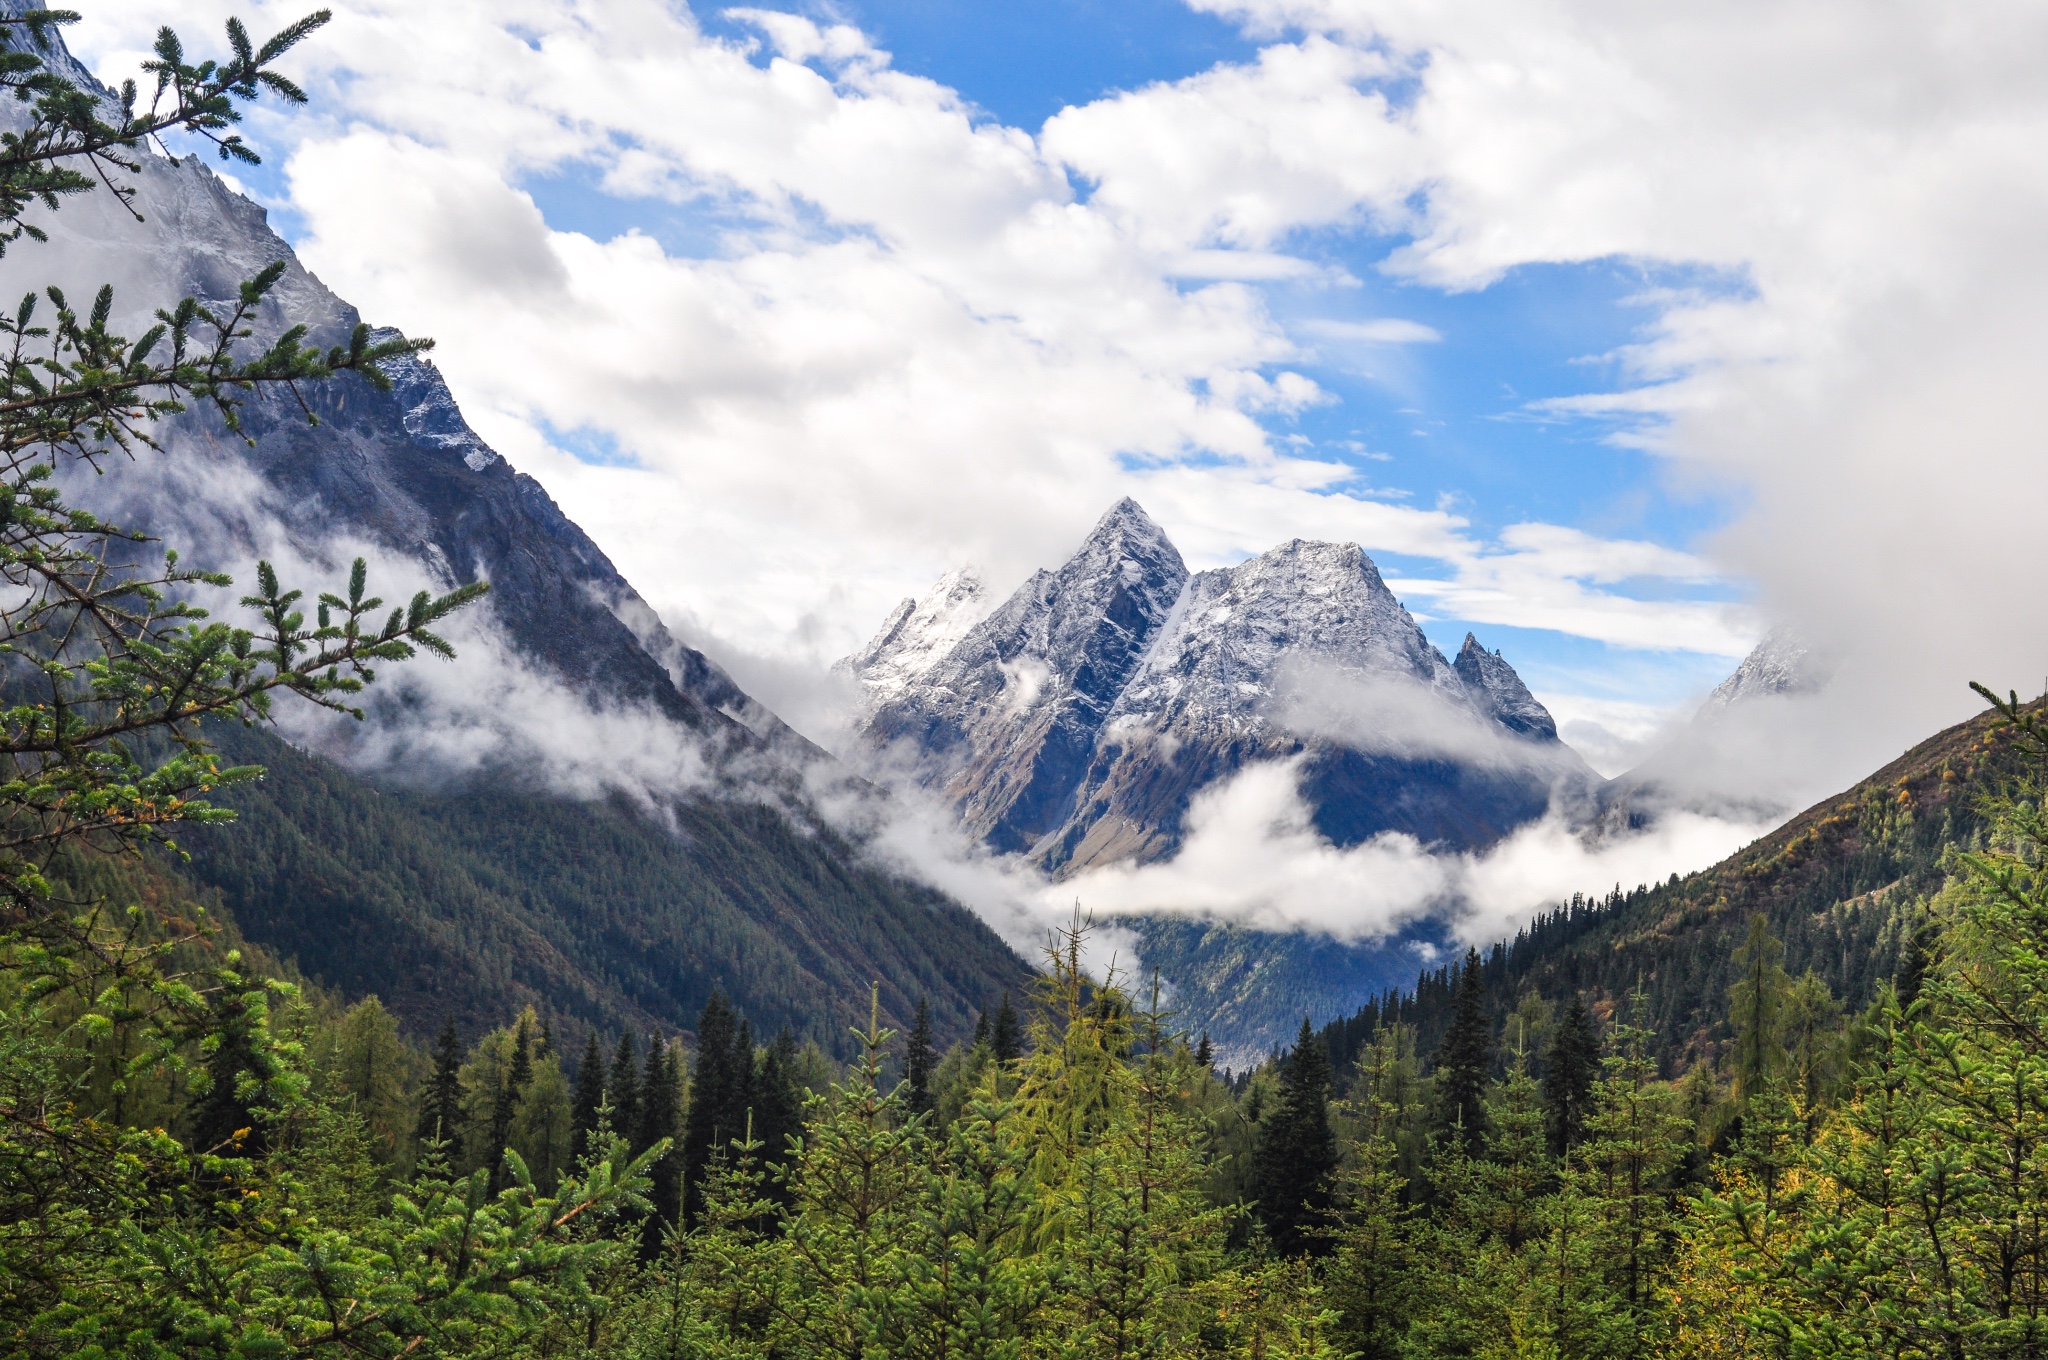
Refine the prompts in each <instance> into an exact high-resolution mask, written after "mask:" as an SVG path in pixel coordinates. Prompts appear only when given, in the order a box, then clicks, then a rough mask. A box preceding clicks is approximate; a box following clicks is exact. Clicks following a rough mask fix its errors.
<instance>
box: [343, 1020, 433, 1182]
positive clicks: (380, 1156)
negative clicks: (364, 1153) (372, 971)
mask: <svg viewBox="0 0 2048 1360" xmlns="http://www.w3.org/2000/svg"><path fill="white" fill-rule="evenodd" d="M411 1061H412V1054H411V1052H410V1051H409V1050H408V1049H407V1047H406V1044H405V1041H404V1040H403V1039H401V1038H400V1037H399V1034H398V1025H397V1023H396V1022H394V1021H393V1020H392V1018H391V1013H390V1012H389V1011H387V1010H385V1009H384V1005H383V1003H382V1002H380V1001H379V1000H378V999H377V998H376V997H374V996H369V997H365V998H363V1000H361V1001H359V1002H357V1003H356V1004H355V1005H353V1006H351V1007H349V1009H348V1013H347V1014H346V1015H345V1016H344V1017H343V1018H342V1022H341V1024H340V1026H339V1027H338V1028H337V1030H336V1032H335V1034H334V1045H333V1049H332V1052H331V1053H330V1054H329V1057H328V1064H327V1071H326V1078H327V1082H328V1085H329V1088H330V1090H331V1091H332V1092H333V1094H335V1095H337V1096H340V1097H342V1098H344V1099H346V1100H347V1101H349V1103H350V1104H351V1105H352V1106H353V1107H354V1108H355V1110H356V1112H357V1113H358V1114H359V1115H361V1116H362V1120H363V1124H364V1127H365V1130H366V1131H367V1133H368V1134H369V1138H370V1148H371V1152H372V1155H373V1156H374V1157H375V1158H376V1159H377V1161H378V1162H379V1163H380V1164H382V1165H385V1166H389V1165H391V1164H392V1163H393V1162H395V1161H396V1160H397V1159H398V1156H399V1153H400V1151H401V1148H400V1142H401V1140H402V1138H403V1136H404V1134H405V1133H406V1132H407V1130H406V1127H405V1124H404V1120H405V1116H406V1113H407V1109H406V1106H407V1099H406V1085H407V1071H408V1068H409V1067H410V1065H411Z"/></svg>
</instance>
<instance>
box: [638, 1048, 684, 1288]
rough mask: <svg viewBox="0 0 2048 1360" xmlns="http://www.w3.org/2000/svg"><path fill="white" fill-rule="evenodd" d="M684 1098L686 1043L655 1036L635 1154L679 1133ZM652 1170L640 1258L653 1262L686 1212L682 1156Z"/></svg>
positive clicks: (659, 1163) (642, 1092) (643, 1086)
mask: <svg viewBox="0 0 2048 1360" xmlns="http://www.w3.org/2000/svg"><path fill="white" fill-rule="evenodd" d="M681 1098H682V1045H681V1044H676V1045H674V1046H672V1047H671V1046H669V1045H666V1044H664V1043H662V1041H661V1036H660V1035H658V1034H657V1035H656V1036H654V1039H653V1041H652V1042H651V1043H650V1044H649V1045H648V1048H647V1072H646V1076H645V1077H644V1078H642V1080H641V1082H640V1118H639V1123H638V1125H637V1128H636V1130H635V1133H634V1137H633V1153H634V1155H635V1156H639V1155H640V1154H642V1153H645V1152H647V1151H649V1150H650V1149H652V1148H653V1147H654V1146H655V1145H656V1144H658V1143H660V1142H662V1141H663V1140H664V1139H670V1140H672V1139H673V1138H674V1137H675V1133H676V1106H677V1105H678V1104H679V1103H680V1102H681ZM650 1170H651V1177H650V1178H651V1180H652V1182H653V1183H652V1185H651V1187H650V1188H649V1190H648V1194H647V1199H648V1203H649V1204H651V1205H652V1206H653V1209H654V1212H653V1213H651V1214H649V1215H648V1217H647V1221H646V1223H645V1224H643V1225H642V1230H641V1238H640V1259H641V1260H643V1261H651V1260H653V1259H654V1257H655V1255H656V1254H657V1253H659V1252H660V1250H661V1244H662V1239H663V1237H664V1236H665V1235H666V1234H667V1232H668V1231H669V1230H670V1229H671V1228H673V1227H674V1226H675V1225H676V1222H677V1219H678V1216H679V1215H680V1214H681V1212H682V1181H683V1168H682V1158H681V1157H680V1156H678V1155H677V1154H676V1153H675V1152H674V1151H673V1150H671V1151H670V1152H669V1154H668V1155H667V1156H665V1157H662V1158H661V1159H660V1160H659V1161H657V1162H655V1163H654V1165H653V1167H652V1168H651V1169H650Z"/></svg>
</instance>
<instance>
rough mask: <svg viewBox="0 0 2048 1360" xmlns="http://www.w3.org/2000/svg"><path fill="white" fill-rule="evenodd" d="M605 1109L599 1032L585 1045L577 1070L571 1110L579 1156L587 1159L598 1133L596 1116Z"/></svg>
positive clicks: (602, 1060) (593, 1032)
mask: <svg viewBox="0 0 2048 1360" xmlns="http://www.w3.org/2000/svg"><path fill="white" fill-rule="evenodd" d="M603 1105H604V1054H603V1053H602V1052H601V1051H600V1050H599V1049H598V1046H597V1031H596V1030H592V1031H590V1039H589V1041H588V1042H586V1043H585V1044H584V1045H583V1061H582V1062H581V1063H579V1064H577V1067H576V1099H575V1103H574V1104H572V1105H571V1106H570V1111H569V1115H570V1127H571V1129H572V1130H573V1131H574V1139H573V1141H574V1146H575V1150H576V1155H577V1156H579V1157H582V1156H587V1155H588V1154H589V1153H590V1152H591V1151H592V1148H591V1146H590V1135H591V1134H592V1133H594V1132H596V1131H597V1112H598V1110H599V1109H600V1108H602V1107H603Z"/></svg>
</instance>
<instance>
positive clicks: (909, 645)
mask: <svg viewBox="0 0 2048 1360" xmlns="http://www.w3.org/2000/svg"><path fill="white" fill-rule="evenodd" d="M993 603H994V602H993V601H992V600H990V598H989V593H988V584H987V583H986V582H985V581H983V580H982V577H981V572H980V571H979V570H978V569H977V568H975V567H974V566H973V565H971V564H970V565H966V566H959V567H955V568H953V569H952V570H951V571H949V572H947V573H946V574H945V575H944V576H941V577H940V578H939V580H938V584H936V585H934V586H933V587H932V588H931V589H930V590H928V591H926V592H925V593H924V596H923V598H921V599H910V598H907V597H906V598H905V599H904V600H903V602H902V603H901V604H899V605H897V606H896V608H894V609H893V610H891V611H890V612H889V617H888V618H887V619H885V620H883V622H882V626H881V629H880V630H879V631H877V632H876V634H875V635H874V636H873V637H872V638H870V639H868V644H867V645H866V646H865V647H863V648H861V649H860V650H859V651H857V652H855V653H854V654H853V655H852V656H850V657H847V658H846V659H845V660H844V661H842V662H841V663H840V664H839V666H838V667H837V669H840V670H843V671H846V672H849V673H851V674H852V675H853V676H854V678H855V679H857V680H859V681H860V682H861V683H862V684H864V685H866V686H867V688H868V692H869V694H870V696H871V697H872V701H873V702H875V703H885V702H887V701H888V700H890V699H892V698H895V697H896V696H897V695H899V694H901V693H903V692H904V691H905V690H906V689H908V688H910V686H912V685H914V684H916V683H917V682H918V681H919V680H921V679H923V678H924V676H925V673H926V672H928V671H929V670H931V668H932V667H933V666H935V665H937V664H938V662H939V661H940V660H942V659H943V658H944V657H945V655H946V653H947V652H950V651H952V650H953V648H954V647H955V646H957V645H958V644H959V641H960V639H961V638H963V637H965V636H967V632H968V630H969V629H971V628H973V627H974V625H975V624H977V623H980V622H981V621H982V620H983V619H984V618H986V617H987V616H988V611H989V610H990V608H991V607H993Z"/></svg>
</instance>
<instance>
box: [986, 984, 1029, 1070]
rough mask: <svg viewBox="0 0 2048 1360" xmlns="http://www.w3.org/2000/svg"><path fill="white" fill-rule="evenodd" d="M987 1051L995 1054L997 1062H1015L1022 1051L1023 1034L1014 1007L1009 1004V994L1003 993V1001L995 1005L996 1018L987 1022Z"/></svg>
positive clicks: (1021, 1054)
mask: <svg viewBox="0 0 2048 1360" xmlns="http://www.w3.org/2000/svg"><path fill="white" fill-rule="evenodd" d="M988 1045H989V1051H990V1052H992V1053H994V1054H995V1058H996V1061H997V1062H1002V1063H1007V1062H1015V1061H1016V1060H1017V1059H1018V1058H1020V1057H1022V1056H1023V1053H1024V1035H1023V1032H1022V1031H1021V1030H1020V1029H1019V1028H1018V1025H1017V1010H1016V1007H1014V1006H1012V1005H1011V1004H1010V994H1009V993H1008V992H1004V993H1003V1002H1002V1004H1001V1005H1000V1006H998V1007H996V1018H995V1019H994V1020H993V1021H991V1022H990V1023H989V1031H988Z"/></svg>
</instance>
